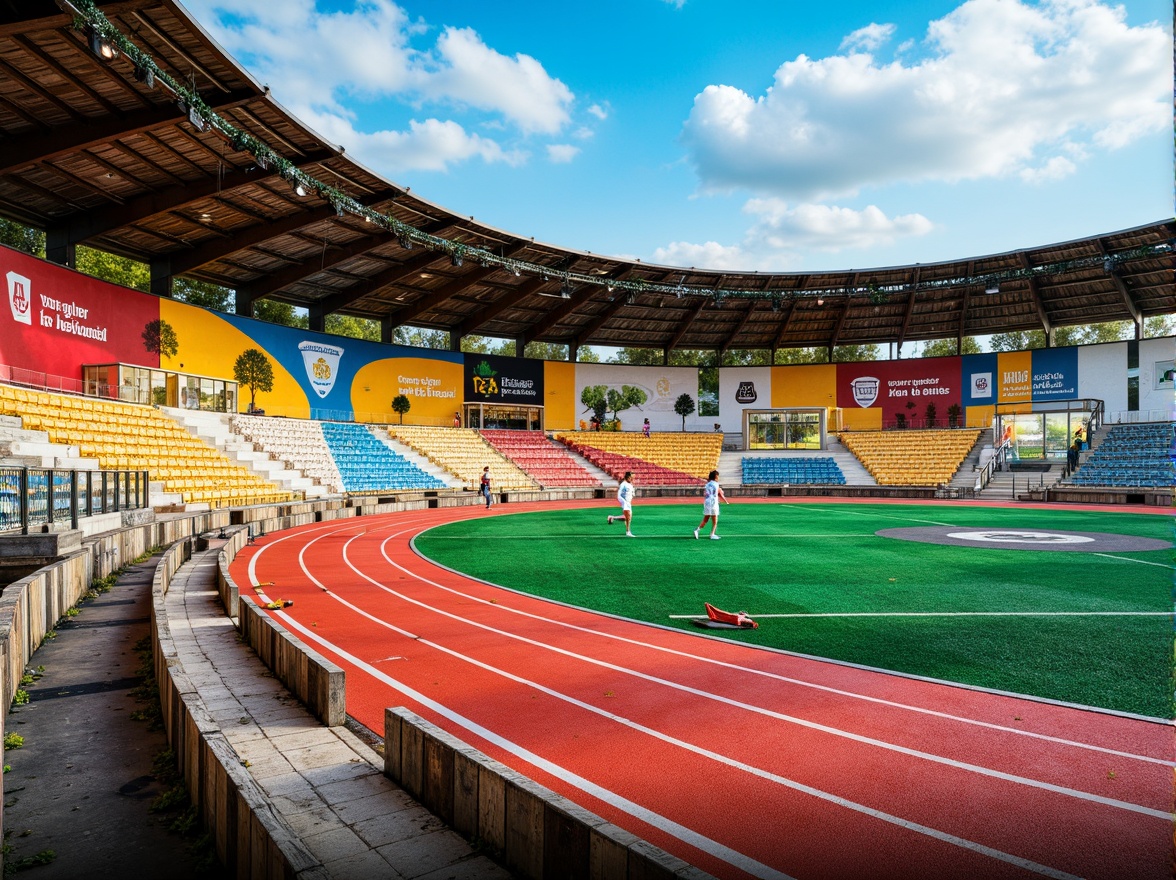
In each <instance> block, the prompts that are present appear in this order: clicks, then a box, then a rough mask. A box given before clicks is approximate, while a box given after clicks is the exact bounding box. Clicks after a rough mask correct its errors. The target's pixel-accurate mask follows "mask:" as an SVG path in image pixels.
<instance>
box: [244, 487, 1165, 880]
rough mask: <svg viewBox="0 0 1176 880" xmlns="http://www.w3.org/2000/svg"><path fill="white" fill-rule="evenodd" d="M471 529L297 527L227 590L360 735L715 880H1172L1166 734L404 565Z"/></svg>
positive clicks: (374, 523)
mask: <svg viewBox="0 0 1176 880" xmlns="http://www.w3.org/2000/svg"><path fill="white" fill-rule="evenodd" d="M566 506H577V505H571V504H569V505H566ZM578 506H603V505H601V504H600V503H599V502H597V503H593V504H591V505H578ZM542 509H551V508H550V505H546V506H545V505H525V504H519V505H511V508H510V512H511V513H523V512H527V511H529V510H542ZM610 509H611V508H610ZM485 515H487V514H485V513H484V511H482V510H481V509H480V508H472V509H471V508H463V509H457V510H453V509H449V510H430V511H419V512H409V513H401V514H394V515H388V516H379V517H363V518H362V519H351V520H337V521H333V522H330V523H322V524H318V525H313V526H307V527H304V528H300V529H296V530H292V531H289V532H282V533H280V534H278V535H271V536H268V537H266V538H263V539H261V540H260V541H259V542H258V544H257V545H256V546H251V547H247V548H246V549H245V550H244V551H243V552H242V553H241V554H240V555H239V556H238V557H237V560H236V561H235V563H234V565H233V575H234V577H235V578H236V579H237V582H238V583H239V584H240V585H241V587H242V598H243V600H244V601H249V600H250V599H251V598H252V597H253V596H254V595H255V594H254V591H253V590H250V589H249V587H248V586H247V584H262V585H263V587H262V591H263V592H262V593H261V594H260V598H263V599H264V598H267V597H268V598H281V599H293V600H294V605H293V606H292V607H291V608H289V609H286V610H284V611H280V612H271V613H272V614H273V616H274V617H275V618H276V619H277V620H278V621H279V622H281V623H282V624H283V625H284V626H286V627H287V628H288V629H290V630H291V631H293V632H295V633H296V634H297V635H299V636H301V637H302V638H304V639H305V640H307V641H308V642H310V643H311V644H313V645H314V646H315V647H316V649H318V650H320V651H321V652H323V653H324V654H326V655H327V656H329V657H331V659H333V660H334V661H335V662H337V663H339V664H340V665H341V666H343V667H344V668H345V669H346V670H347V707H348V712H349V713H350V714H351V715H353V716H354V717H356V718H357V719H358V720H359V721H361V722H362V723H364V724H366V725H367V726H368V727H370V728H372V729H373V730H380V729H382V725H383V710H384V708H385V707H387V706H395V705H404V706H407V707H409V708H411V709H412V710H413V711H415V712H417V713H419V714H420V715H422V716H423V717H425V718H428V719H429V720H430V721H432V722H433V723H435V724H437V725H439V726H441V727H443V728H445V729H447V730H449V731H450V732H452V733H453V734H455V735H456V736H459V737H460V738H462V739H463V740H465V741H466V742H468V743H470V744H471V745H473V746H475V747H476V748H478V749H480V750H482V751H484V752H486V753H487V754H489V755H490V756H491V757H493V758H495V759H497V760H499V761H502V762H503V763H505V764H507V765H509V766H511V767H513V768H515V769H516V770H518V771H519V772H522V773H524V774H526V775H527V776H529V777H531V778H533V779H535V780H536V781H538V782H540V783H542V784H543V785H546V786H548V787H549V788H551V789H553V790H555V791H557V792H559V793H561V794H563V795H565V796H567V797H569V798H571V799H573V800H575V801H576V802H578V803H580V804H582V805H584V806H585V807H587V808H588V809H590V810H592V811H593V812H595V813H597V814H599V815H601V816H603V817H605V818H607V819H608V820H610V821H612V822H614V823H615V824H617V825H619V826H621V827H624V828H626V829H628V830H630V831H632V832H633V833H635V834H637V835H639V836H641V837H643V838H645V839H647V840H649V841H651V842H652V843H655V844H656V845H658V846H660V847H662V848H664V849H666V850H668V851H670V852H672V853H674V854H675V855H677V856H679V857H681V858H683V859H685V860H686V861H688V862H691V863H693V864H696V865H697V866H699V867H700V868H702V869H704V870H706V871H708V872H710V873H712V874H715V875H716V876H720V877H732V878H737V877H747V876H755V877H796V878H815V877H820V878H827V877H861V876H871V877H894V878H909V877H917V876H921V877H961V878H962V877H967V878H975V877H1033V876H1045V877H1092V878H1094V877H1101V878H1128V877H1131V878H1134V877H1162V876H1169V871H1170V867H1171V840H1172V821H1171V806H1172V804H1171V798H1172V766H1173V762H1172V758H1173V748H1172V727H1171V725H1170V724H1161V723H1155V722H1149V721H1146V720H1139V719H1133V718H1125V717H1120V716H1115V715H1109V714H1104V713H1099V712H1092V711H1086V710H1082V709H1079V708H1074V707H1067V706H1057V705H1053V704H1049V703H1043V702H1038V701H1032V700H1022V699H1017V698H1015V697H1010V696H1006V695H999V694H991V693H986V692H982V691H975V690H970V689H966V688H958V687H952V686H950V685H944V684H937V683H933V682H926V681H918V680H914V679H909V678H904V677H901V676H896V675H889V674H885V673H879V672H875V671H871V670H865V669H859V668H855V667H851V666H845V665H840V664H836V663H827V662H821V661H818V660H813V659H809V658H805V657H797V656H791V655H788V654H783V653H778V652H774V651H765V650H760V649H756V648H754V647H747V646H744V645H739V644H733V643H730V642H726V641H723V640H720V639H712V638H706V637H701V636H698V635H694V634H691V633H684V632H680V631H674V630H669V629H662V628H659V627H655V626H650V625H646V624H641V623H636V622H632V621H627V620H623V619H618V618H613V617H607V616H604V615H600V614H596V613H592V612H588V611H583V610H580V609H576V608H571V607H567V606H562V605H558V604H554V603H551V602H547V601H544V600H540V599H536V598H532V597H529V596H526V595H523V594H520V593H516V592H512V591H509V590H504V589H501V588H498V587H494V586H490V585H487V584H484V583H481V582H479V581H475V580H472V579H470V578H466V577H463V576H461V575H459V574H456V573H454V572H451V571H449V570H447V569H444V568H441V567H439V566H436V565H434V564H432V563H430V562H428V561H427V560H424V559H422V558H420V557H419V556H417V555H416V554H415V552H414V551H413V549H412V547H411V543H410V542H411V539H412V538H413V536H415V535H416V534H418V533H420V532H421V531H423V530H424V529H427V528H430V527H432V526H434V525H439V524H441V523H443V522H449V521H452V520H454V519H457V518H468V517H482V516H485Z"/></svg>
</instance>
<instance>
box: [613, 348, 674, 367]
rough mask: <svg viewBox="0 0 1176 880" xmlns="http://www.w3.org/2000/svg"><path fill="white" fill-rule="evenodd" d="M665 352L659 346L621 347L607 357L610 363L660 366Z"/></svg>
mask: <svg viewBox="0 0 1176 880" xmlns="http://www.w3.org/2000/svg"><path fill="white" fill-rule="evenodd" d="M664 359H665V354H664V352H662V350H661V349H660V348H621V349H618V350H617V351H616V352H614V353H613V356H612V357H610V358H609V359H608V363H610V364H635V365H637V366H647V367H649V366H661V364H662V363H663V362H664Z"/></svg>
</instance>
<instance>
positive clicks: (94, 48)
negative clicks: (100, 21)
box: [86, 27, 118, 61]
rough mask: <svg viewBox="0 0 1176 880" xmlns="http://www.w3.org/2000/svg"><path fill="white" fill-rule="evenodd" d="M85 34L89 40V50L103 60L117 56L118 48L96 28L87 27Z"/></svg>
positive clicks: (110, 59) (111, 59)
mask: <svg viewBox="0 0 1176 880" xmlns="http://www.w3.org/2000/svg"><path fill="white" fill-rule="evenodd" d="M86 36H87V38H88V39H89V41H90V51H91V52H93V53H94V54H95V55H97V56H98V57H99V58H101V59H102V60H103V61H113V60H114V59H115V58H117V57H118V49H116V48H115V47H114V44H113V43H112V42H110V40H108V39H106V37H104V36H102V34H100V33H98V28H96V27H91V28H89V30H88V32H87V34H86Z"/></svg>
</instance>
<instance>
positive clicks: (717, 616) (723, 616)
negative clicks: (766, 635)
mask: <svg viewBox="0 0 1176 880" xmlns="http://www.w3.org/2000/svg"><path fill="white" fill-rule="evenodd" d="M702 604H703V605H705V606H706V616H707V617H709V618H710V619H711V620H713V621H715V622H716V623H729V624H730V625H731V626H741V627H744V628H745V629H759V624H758V623H756V622H755V621H754V620H752V619H751V618H750V617H748V616H747V612H746V611H738V612H734V613H732V612H730V611H723V610H721V609H719V608H716V607H715V606H714V605H712V604H711V603H710V602H703V603H702Z"/></svg>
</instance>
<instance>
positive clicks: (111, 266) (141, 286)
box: [75, 245, 151, 293]
mask: <svg viewBox="0 0 1176 880" xmlns="http://www.w3.org/2000/svg"><path fill="white" fill-rule="evenodd" d="M77 257H78V264H77V266H76V267H75V268H77V270H78V271H79V272H84V273H85V274H86V275H90V276H92V277H94V278H100V279H102V280H103V281H109V282H110V283H111V284H120V285H122V286H123V287H130V288H133V289H134V290H141V291H143V292H144V293H146V292H147V291H149V290H150V289H151V270H150V269H148V268H147V264H146V263H140V262H138V261H137V260H128V259H127V258H126V257H119V256H116V255H115V254H108V253H106V252H105V251H97V250H94V249H93V248H88V247H85V246H84V245H78V249H77Z"/></svg>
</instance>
